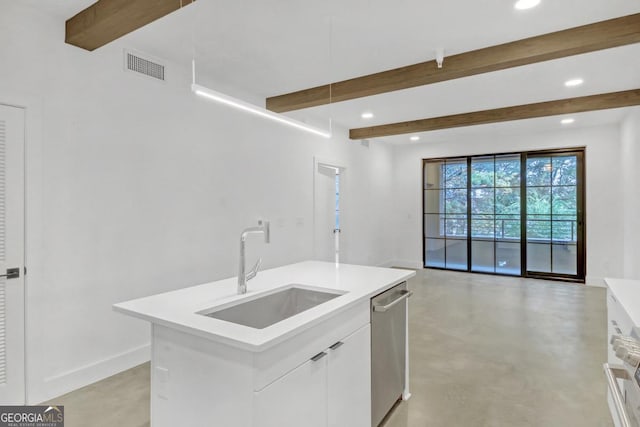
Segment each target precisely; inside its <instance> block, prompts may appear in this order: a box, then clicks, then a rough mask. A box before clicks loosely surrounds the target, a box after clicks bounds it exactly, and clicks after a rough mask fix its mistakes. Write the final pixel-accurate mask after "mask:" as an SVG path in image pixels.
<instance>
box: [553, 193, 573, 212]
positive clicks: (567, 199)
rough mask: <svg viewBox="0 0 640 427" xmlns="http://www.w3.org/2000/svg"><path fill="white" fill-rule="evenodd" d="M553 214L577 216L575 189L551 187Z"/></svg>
mask: <svg viewBox="0 0 640 427" xmlns="http://www.w3.org/2000/svg"><path fill="white" fill-rule="evenodd" d="M552 194H553V206H552V208H553V214H554V215H555V214H573V215H577V211H578V210H577V205H578V198H577V193H576V187H553V193H552Z"/></svg>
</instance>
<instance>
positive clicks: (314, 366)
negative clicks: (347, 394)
mask: <svg viewBox="0 0 640 427" xmlns="http://www.w3.org/2000/svg"><path fill="white" fill-rule="evenodd" d="M326 370H327V358H326V357H323V358H321V359H318V360H316V361H313V360H308V361H307V362H306V363H303V364H302V365H300V366H298V367H297V368H295V369H294V370H293V371H291V372H289V373H287V374H286V375H285V376H284V377H282V378H280V379H278V381H275V382H274V383H272V384H269V385H268V386H267V387H265V388H264V389H263V390H261V391H259V392H254V393H253V426H254V427H285V426H292V427H293V426H306V427H326V426H327V372H326Z"/></svg>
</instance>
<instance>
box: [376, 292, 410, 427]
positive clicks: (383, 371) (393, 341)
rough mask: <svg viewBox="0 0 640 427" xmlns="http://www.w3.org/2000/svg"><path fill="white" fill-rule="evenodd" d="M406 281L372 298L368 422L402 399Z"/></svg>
mask: <svg viewBox="0 0 640 427" xmlns="http://www.w3.org/2000/svg"><path fill="white" fill-rule="evenodd" d="M411 295H412V292H410V291H408V290H407V282H403V283H400V284H399V285H397V286H394V287H393V288H391V289H389V290H387V291H385V292H383V293H381V294H379V295H377V296H375V297H373V298H372V299H371V425H372V426H373V427H377V426H378V425H379V424H380V422H381V421H382V420H383V419H384V417H385V416H386V415H387V413H388V412H389V410H390V409H391V408H393V405H395V403H396V402H397V401H398V400H399V399H401V398H402V393H403V391H404V385H405V362H406V348H407V346H406V344H407V343H406V336H407V330H406V318H407V305H406V303H405V301H406V300H407V298H409V297H410V296H411Z"/></svg>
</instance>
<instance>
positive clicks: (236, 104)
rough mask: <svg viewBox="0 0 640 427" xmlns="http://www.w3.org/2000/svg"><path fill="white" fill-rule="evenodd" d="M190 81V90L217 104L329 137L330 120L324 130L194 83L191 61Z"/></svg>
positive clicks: (194, 68)
mask: <svg viewBox="0 0 640 427" xmlns="http://www.w3.org/2000/svg"><path fill="white" fill-rule="evenodd" d="M191 65H192V71H191V75H192V83H191V91H192V92H193V93H195V94H196V95H198V96H200V97H202V98H205V99H208V100H210V101H214V102H217V103H219V104H223V105H226V106H229V107H232V108H235V109H237V110H240V111H244V112H246V113H251V114H254V115H256V116H260V117H264V118H265V119H269V120H272V121H275V122H278V123H281V124H285V125H287V126H290V127H293V128H296V129H300V130H303V131H305V132H309V133H312V134H314V135H318V136H321V137H323V138H331V135H332V129H331V122H329V130H328V131H326V130H324V129H320V128H317V127H315V126H310V125H308V124H306V123H303V122H300V121H298V120H294V119H292V118H289V117H287V116H284V115H282V114H278V113H274V112H272V111H269V110H266V109H264V108H261V107H258V106H257V105H254V104H251V103H248V102H245V101H243V100H241V99H238V98H234V97H233V96H230V95H227V94H224V93H222V92H218V91H215V90H213V89H209V88H207V87H205V86H201V85H199V84H197V83H196V62H195V60H194V61H192V64H191Z"/></svg>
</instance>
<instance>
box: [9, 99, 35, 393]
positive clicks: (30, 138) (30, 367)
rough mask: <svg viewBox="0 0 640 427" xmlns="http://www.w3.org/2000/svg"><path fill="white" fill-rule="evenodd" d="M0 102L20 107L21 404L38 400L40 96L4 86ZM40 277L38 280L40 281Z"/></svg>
mask: <svg viewBox="0 0 640 427" xmlns="http://www.w3.org/2000/svg"><path fill="white" fill-rule="evenodd" d="M0 105H3V106H6V107H14V108H20V109H22V110H24V141H23V150H24V164H23V168H24V169H23V172H24V230H23V233H24V254H23V257H24V268H25V269H27V266H28V269H27V270H26V271H27V273H28V274H27V273H24V272H25V270H24V269H23V273H24V274H23V278H24V280H23V287H24V298H23V304H24V306H23V310H24V311H23V315H24V379H23V381H24V397H23V400H24V404H37V403H39V402H40V400H39V399H38V397H37V396H33V395H34V394H35V392H34V390H37V385H38V383H39V382H41V380H40V381H39V380H38V376H37V373H34V371H35V370H36V369H34V362H33V358H34V357H35V356H37V354H38V351H37V348H35V347H36V345H37V342H35V341H33V342H32V341H30V338H33V337H32V334H31V330H32V328H31V324H32V320H31V318H30V311H29V307H30V305H29V301H30V300H31V295H30V291H31V289H32V288H35V285H34V284H35V283H38V280H40V278H41V276H42V261H43V259H44V256H43V255H44V254H43V232H44V226H43V221H42V220H43V218H44V217H43V212H44V210H43V195H44V185H43V176H44V174H43V158H44V144H43V140H44V138H43V131H42V126H43V123H44V119H43V116H44V115H43V111H44V100H43V98H42V97H40V96H34V95H29V94H26V93H24V92H16V91H13V90H7V91H5V93H4V94H3V95H2V98H0ZM41 282H42V280H40V283H41Z"/></svg>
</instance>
